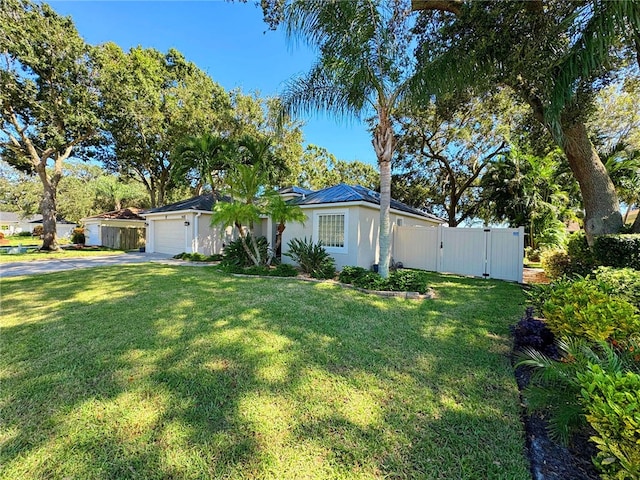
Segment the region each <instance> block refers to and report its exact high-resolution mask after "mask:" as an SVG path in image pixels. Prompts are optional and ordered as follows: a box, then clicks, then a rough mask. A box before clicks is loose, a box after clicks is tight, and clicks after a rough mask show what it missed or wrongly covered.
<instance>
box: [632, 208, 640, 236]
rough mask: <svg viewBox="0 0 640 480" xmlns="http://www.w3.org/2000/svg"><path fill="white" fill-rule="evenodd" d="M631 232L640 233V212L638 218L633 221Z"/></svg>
mask: <svg viewBox="0 0 640 480" xmlns="http://www.w3.org/2000/svg"><path fill="white" fill-rule="evenodd" d="M631 233H640V212H638V215H636V219H635V220H634V221H633V225H631Z"/></svg>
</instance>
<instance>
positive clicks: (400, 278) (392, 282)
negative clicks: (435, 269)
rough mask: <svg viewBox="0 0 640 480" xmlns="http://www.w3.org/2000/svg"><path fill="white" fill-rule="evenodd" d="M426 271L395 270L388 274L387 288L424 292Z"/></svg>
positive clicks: (426, 285)
mask: <svg viewBox="0 0 640 480" xmlns="http://www.w3.org/2000/svg"><path fill="white" fill-rule="evenodd" d="M428 275H429V274H428V273H427V272H424V271H421V270H397V271H395V272H393V273H391V274H390V275H389V278H388V279H387V282H388V284H389V290H393V291H396V292H420V293H426V291H427V289H428V287H429V284H428V282H427V277H428Z"/></svg>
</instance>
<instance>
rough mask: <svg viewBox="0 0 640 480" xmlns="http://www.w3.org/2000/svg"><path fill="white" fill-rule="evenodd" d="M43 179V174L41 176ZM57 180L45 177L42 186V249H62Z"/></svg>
mask: <svg viewBox="0 0 640 480" xmlns="http://www.w3.org/2000/svg"><path fill="white" fill-rule="evenodd" d="M40 178H41V179H42V176H41V177H40ZM56 184H57V182H55V183H54V182H52V181H49V180H48V179H44V180H43V181H42V186H43V188H44V192H43V195H42V200H41V201H40V211H41V212H42V246H41V247H40V250H50V251H55V250H60V246H59V245H58V238H57V234H56V216H57V211H56V186H57V185H56Z"/></svg>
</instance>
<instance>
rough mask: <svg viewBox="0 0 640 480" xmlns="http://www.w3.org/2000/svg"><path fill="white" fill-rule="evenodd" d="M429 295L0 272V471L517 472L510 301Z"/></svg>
mask: <svg viewBox="0 0 640 480" xmlns="http://www.w3.org/2000/svg"><path fill="white" fill-rule="evenodd" d="M45 277H46V278H45ZM431 284H432V285H433V287H434V288H435V289H437V290H438V292H439V298H438V299H437V300H430V301H413V300H410V301H407V300H400V299H395V298H379V297H375V296H369V295H364V294H361V293H359V292H357V291H354V290H349V289H342V288H340V287H338V286H335V285H332V284H329V283H320V284H318V283H307V282H297V281H288V280H281V281H278V282H273V281H272V280H269V279H259V278H236V277H231V276H227V275H222V274H218V273H217V272H216V271H215V270H214V269H212V268H197V269H194V268H184V267H179V266H167V265H154V264H150V265H135V266H134V265H128V266H121V267H114V268H97V269H91V270H77V271H74V272H60V273H52V274H50V275H46V276H44V277H38V276H33V277H23V278H20V279H18V278H15V279H14V278H11V279H5V280H3V282H2V289H3V292H2V295H3V303H4V305H3V315H2V318H0V326H1V327H2V332H3V333H2V335H3V337H2V342H3V345H6V346H8V348H2V349H0V371H2V372H4V373H3V375H2V376H1V377H0V382H2V384H1V386H0V401H1V402H2V404H3V408H2V410H0V429H1V430H2V441H3V442H4V443H3V447H2V449H1V450H0V465H1V467H0V478H1V479H2V480H5V479H6V480H13V479H16V478H21V479H25V480H26V479H36V478H82V479H87V480H94V479H96V480H97V479H103V478H134V477H135V478H145V479H149V480H156V479H157V480H159V479H166V478H172V477H173V478H233V479H240V478H260V479H276V478H301V477H305V478H309V479H326V478H334V479H336V480H338V479H342V480H347V479H349V480H350V479H374V478H375V479H380V478H390V477H392V478H438V477H442V478H458V479H461V480H464V479H469V480H470V479H475V478H491V479H497V480H525V479H528V478H530V474H529V471H528V464H527V460H526V457H525V455H524V454H523V441H524V440H523V433H522V426H521V422H520V415H519V407H518V394H517V389H516V386H515V383H514V381H513V376H512V374H511V371H510V368H509V362H508V360H507V357H506V354H507V353H508V351H509V340H508V327H507V325H508V323H509V322H510V319H511V318H513V316H514V315H517V311H518V309H519V306H518V302H519V301H520V300H521V299H522V297H521V293H520V289H519V288H518V287H517V286H516V285H512V284H508V283H505V282H497V281H485V280H478V279H468V278H457V277H451V276H446V277H445V276H441V275H437V274H432V277H431ZM51 285H55V288H52V287H51ZM25 291H28V292H29V295H24V292H25ZM169 300H170V301H169ZM43 305H50V306H51V307H50V308H42V306H43ZM25 311H29V312H30V313H29V315H28V316H25V314H24V312H25ZM461 344H464V345H465V347H464V348H463V349H461V348H460V345H461Z"/></svg>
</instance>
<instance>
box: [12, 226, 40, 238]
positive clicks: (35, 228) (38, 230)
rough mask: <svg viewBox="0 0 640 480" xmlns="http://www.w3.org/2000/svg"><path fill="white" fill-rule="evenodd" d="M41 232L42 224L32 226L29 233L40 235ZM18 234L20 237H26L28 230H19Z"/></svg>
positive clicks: (35, 235)
mask: <svg viewBox="0 0 640 480" xmlns="http://www.w3.org/2000/svg"><path fill="white" fill-rule="evenodd" d="M43 234H44V227H43V226H42V225H36V226H35V227H33V232H32V233H31V235H33V236H34V237H40V236H42V235H43ZM18 235H20V236H21V237H28V236H29V232H20V233H19V234H18Z"/></svg>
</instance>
